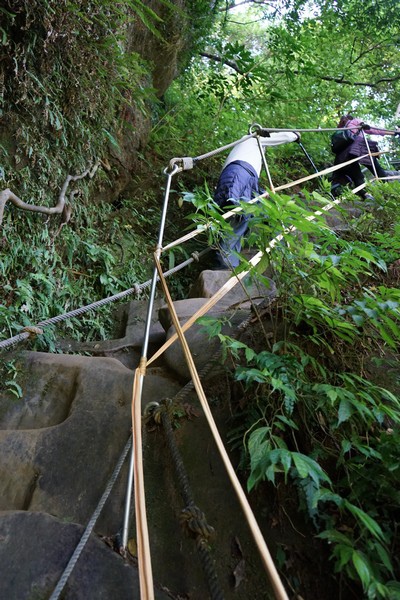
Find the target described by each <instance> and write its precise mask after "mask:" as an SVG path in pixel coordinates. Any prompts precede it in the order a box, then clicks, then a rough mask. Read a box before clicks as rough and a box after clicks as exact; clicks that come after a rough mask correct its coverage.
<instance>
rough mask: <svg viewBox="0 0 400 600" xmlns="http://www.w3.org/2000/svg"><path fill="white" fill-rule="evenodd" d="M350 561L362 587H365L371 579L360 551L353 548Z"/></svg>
mask: <svg viewBox="0 0 400 600" xmlns="http://www.w3.org/2000/svg"><path fill="white" fill-rule="evenodd" d="M352 561H353V565H354V567H355V569H356V571H357V573H358V576H359V578H360V579H361V582H362V584H363V587H364V589H367V588H368V586H369V583H370V581H371V572H370V568H369V565H368V562H367V561H366V559H365V557H364V556H363V555H362V554H361V552H358V551H357V550H353V554H352Z"/></svg>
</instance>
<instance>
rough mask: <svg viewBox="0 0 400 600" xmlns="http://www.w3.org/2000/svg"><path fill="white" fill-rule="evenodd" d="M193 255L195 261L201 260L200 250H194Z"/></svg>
mask: <svg viewBox="0 0 400 600" xmlns="http://www.w3.org/2000/svg"><path fill="white" fill-rule="evenodd" d="M191 257H192V258H193V260H194V262H199V260H200V255H199V253H198V252H192V254H191Z"/></svg>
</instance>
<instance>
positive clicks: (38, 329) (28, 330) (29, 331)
mask: <svg viewBox="0 0 400 600" xmlns="http://www.w3.org/2000/svg"><path fill="white" fill-rule="evenodd" d="M210 250H211V248H205V249H204V250H202V251H201V252H193V254H192V256H191V258H188V259H186V260H185V261H183V262H182V263H180V264H179V265H176V267H173V268H172V269H169V271H166V272H165V277H170V276H171V275H173V274H174V273H177V272H178V271H180V270H182V269H184V268H185V267H187V266H188V265H190V264H191V263H193V262H198V261H199V260H200V258H201V257H203V256H204V255H205V254H207V253H208V252H210ZM150 285H151V279H148V280H147V281H145V282H144V283H140V284H138V283H137V284H135V285H134V286H133V287H131V288H129V289H128V290H124V291H123V292H118V294H114V295H113V296H108V297H107V298H103V299H102V300H97V301H96V302H92V303H91V304H87V305H86V306H81V307H80V308H76V309H74V310H70V311H69V312H66V313H63V314H61V315H57V316H55V317H50V318H49V319H45V320H44V321H40V322H39V323H38V324H37V325H35V326H28V327H24V328H23V330H22V332H21V333H18V334H17V335H14V336H13V337H11V338H8V339H7V340H1V341H0V350H1V349H4V348H8V347H10V346H15V345H16V344H18V343H19V342H22V341H24V340H27V339H28V338H30V337H32V336H36V335H40V334H41V333H43V331H42V327H46V326H48V325H55V324H57V323H61V322H62V321H66V320H67V319H72V318H74V317H79V316H81V315H83V314H85V313H87V312H89V311H91V310H97V309H99V308H101V307H103V306H106V305H107V304H110V303H112V302H116V301H117V300H121V299H123V298H126V297H127V296H131V295H133V294H135V295H137V296H138V295H139V294H140V292H142V291H143V290H145V289H147V288H149V287H150Z"/></svg>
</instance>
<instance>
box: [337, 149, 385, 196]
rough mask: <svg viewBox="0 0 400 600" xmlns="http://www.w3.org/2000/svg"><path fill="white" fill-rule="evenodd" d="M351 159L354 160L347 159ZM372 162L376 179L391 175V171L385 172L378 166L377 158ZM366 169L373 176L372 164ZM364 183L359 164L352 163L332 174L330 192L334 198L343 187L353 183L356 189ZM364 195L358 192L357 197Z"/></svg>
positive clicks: (363, 191)
mask: <svg viewBox="0 0 400 600" xmlns="http://www.w3.org/2000/svg"><path fill="white" fill-rule="evenodd" d="M351 158H355V157H352V156H349V159H351ZM372 160H373V161H374V166H375V170H376V174H377V175H378V177H388V176H389V175H391V174H392V173H393V172H391V171H385V169H384V168H383V167H382V165H381V164H380V162H379V161H378V160H377V158H376V157H375V156H374V157H373V159H372ZM365 166H366V167H367V169H368V170H369V171H371V173H372V174H373V175H375V172H374V167H373V166H372V164H368V165H365ZM364 182H365V177H364V174H363V172H362V171H361V166H360V163H357V162H356V163H353V164H352V165H347V166H345V167H343V169H338V170H337V171H335V172H334V174H333V177H332V186H331V191H332V194H333V195H334V196H339V195H340V194H341V188H342V186H343V185H347V184H349V183H353V184H354V187H358V186H359V185H361V184H363V183H364ZM365 194H366V191H365V190H364V189H363V190H360V191H359V192H358V196H361V197H364V196H365Z"/></svg>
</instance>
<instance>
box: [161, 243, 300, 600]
mask: <svg viewBox="0 0 400 600" xmlns="http://www.w3.org/2000/svg"><path fill="white" fill-rule="evenodd" d="M259 254H260V257H259V259H258V260H261V257H262V255H263V253H262V252H261V253H259ZM256 256H258V255H256ZM253 258H254V257H253ZM155 260H156V267H157V271H158V274H159V277H160V281H161V285H162V288H163V291H164V294H165V298H166V300H167V304H168V307H169V310H170V313H171V317H172V321H173V324H174V326H175V330H176V332H177V336H178V337H179V340H180V342H181V345H182V348H183V351H184V354H185V358H186V361H187V364H188V368H189V371H190V374H191V377H192V379H193V382H194V387H195V389H196V392H197V395H198V397H199V400H200V402H201V405H202V407H203V410H204V414H205V416H206V419H207V421H208V424H209V427H210V429H211V432H212V434H213V437H214V440H215V443H216V445H217V448H218V450H219V453H220V455H221V458H222V460H223V463H224V465H225V468H226V470H227V473H228V476H229V478H230V480H231V483H232V485H233V488H234V490H235V492H236V495H237V497H238V499H239V502H240V504H241V506H242V509H243V512H244V515H245V517H246V520H247V522H248V524H249V527H250V531H251V532H252V534H253V537H254V541H255V542H256V545H257V547H258V550H259V552H260V555H261V559H262V562H263V564H264V566H265V569H266V571H267V573H268V576H269V578H270V582H271V585H272V588H273V590H274V593H275V597H276V598H277V599H278V600H288V596H287V594H286V591H285V588H284V587H283V584H282V581H281V579H280V577H279V574H278V571H277V570H276V567H275V564H274V562H273V560H272V557H271V554H270V552H269V550H268V547H267V545H266V543H265V540H264V537H263V535H262V533H261V530H260V528H259V525H258V523H257V521H256V519H255V517H254V514H253V512H252V510H251V507H250V504H249V502H248V500H247V497H246V494H245V493H244V491H243V488H242V486H241V485H240V482H239V480H238V478H237V475H236V473H235V470H234V468H233V466H232V464H231V462H230V460H229V457H228V454H227V452H226V450H225V447H224V444H223V441H222V439H221V436H220V434H219V431H218V428H217V426H216V424H215V421H214V418H213V415H212V412H211V410H210V407H209V404H208V402H207V398H206V396H205V394H204V390H203V387H202V385H201V381H200V378H199V375H198V372H197V369H196V365H195V363H194V361H193V357H192V355H191V352H190V349H189V346H188V343H187V341H186V338H185V336H184V335H183V328H182V327H181V325H180V323H179V319H178V317H177V314H176V311H175V307H174V304H173V301H172V298H171V295H170V293H169V289H168V286H167V283H166V280H165V279H164V277H163V273H162V268H161V264H160V262H159V260H158V258H157V256H155ZM252 260H253V259H252ZM241 275H242V274H240V275H239V276H238V277H240V276H241ZM232 279H234V278H232ZM232 279H230V280H229V281H228V282H227V283H229V282H231V281H232ZM225 285H226V284H225ZM233 285H235V283H234V284H233ZM223 287H225V286H223ZM232 287H233V286H232ZM217 295H218V292H217V294H215V295H214V296H217Z"/></svg>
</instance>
